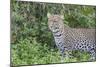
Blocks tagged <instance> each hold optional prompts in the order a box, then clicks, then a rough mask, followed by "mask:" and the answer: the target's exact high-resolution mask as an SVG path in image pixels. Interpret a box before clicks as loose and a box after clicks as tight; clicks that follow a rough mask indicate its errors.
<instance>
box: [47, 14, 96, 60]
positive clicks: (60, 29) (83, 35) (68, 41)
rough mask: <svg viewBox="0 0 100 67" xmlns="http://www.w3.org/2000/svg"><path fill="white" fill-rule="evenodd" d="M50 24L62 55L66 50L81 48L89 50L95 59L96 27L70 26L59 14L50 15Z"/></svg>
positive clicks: (81, 49)
mask: <svg viewBox="0 0 100 67" xmlns="http://www.w3.org/2000/svg"><path fill="white" fill-rule="evenodd" d="M48 26H49V29H50V30H51V31H52V33H53V36H54V39H55V43H56V45H57V47H58V48H59V49H60V51H61V54H62V56H64V51H72V50H80V51H87V52H89V53H90V55H91V58H92V60H95V56H96V41H95V40H96V37H95V29H83V28H80V29H76V28H70V27H68V26H65V25H64V23H63V19H62V18H61V16H59V15H51V16H49V17H48Z"/></svg>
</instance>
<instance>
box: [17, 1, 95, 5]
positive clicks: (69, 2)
mask: <svg viewBox="0 0 100 67" xmlns="http://www.w3.org/2000/svg"><path fill="white" fill-rule="evenodd" d="M18 1H35V2H49V3H65V4H81V5H96V0H18Z"/></svg>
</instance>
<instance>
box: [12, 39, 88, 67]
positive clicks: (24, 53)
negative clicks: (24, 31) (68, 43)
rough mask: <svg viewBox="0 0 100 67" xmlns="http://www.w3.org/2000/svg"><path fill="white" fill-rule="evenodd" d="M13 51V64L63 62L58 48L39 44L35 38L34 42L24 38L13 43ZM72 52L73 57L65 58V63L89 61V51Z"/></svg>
mask: <svg viewBox="0 0 100 67" xmlns="http://www.w3.org/2000/svg"><path fill="white" fill-rule="evenodd" d="M11 53H12V54H11V55H12V58H11V64H12V65H13V66H17V65H31V64H52V63H61V56H60V53H59V50H58V49H57V48H49V47H48V46H47V44H45V45H42V44H39V43H37V42H36V40H35V39H34V40H33V41H32V42H30V40H28V39H24V40H21V41H19V42H18V43H16V44H11ZM72 53H73V56H72V57H71V58H65V59H64V62H65V63H69V62H80V61H88V58H89V54H88V53H86V52H82V53H80V52H79V51H73V52H72Z"/></svg>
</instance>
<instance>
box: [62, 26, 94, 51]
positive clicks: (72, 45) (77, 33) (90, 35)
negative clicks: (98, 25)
mask: <svg viewBox="0 0 100 67" xmlns="http://www.w3.org/2000/svg"><path fill="white" fill-rule="evenodd" d="M95 34H96V33H95V29H83V28H79V29H77V28H66V27H65V29H64V34H63V36H64V42H65V48H66V49H67V50H84V51H90V50H91V49H92V48H93V49H94V48H95V45H96V41H95V40H96V37H95Z"/></svg>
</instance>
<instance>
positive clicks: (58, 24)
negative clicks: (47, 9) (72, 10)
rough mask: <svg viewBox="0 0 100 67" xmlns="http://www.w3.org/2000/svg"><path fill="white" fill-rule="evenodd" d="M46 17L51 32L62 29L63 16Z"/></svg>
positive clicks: (49, 15)
mask: <svg viewBox="0 0 100 67" xmlns="http://www.w3.org/2000/svg"><path fill="white" fill-rule="evenodd" d="M47 16H48V26H49V29H50V30H51V31H52V32H56V31H57V30H60V29H63V27H64V24H63V16H61V15H51V14H47Z"/></svg>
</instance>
